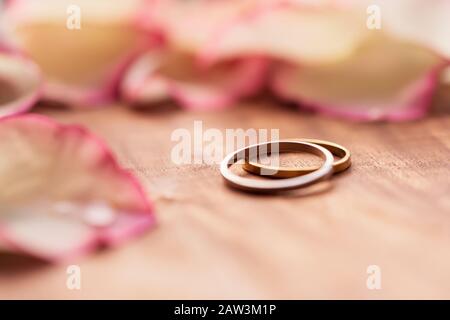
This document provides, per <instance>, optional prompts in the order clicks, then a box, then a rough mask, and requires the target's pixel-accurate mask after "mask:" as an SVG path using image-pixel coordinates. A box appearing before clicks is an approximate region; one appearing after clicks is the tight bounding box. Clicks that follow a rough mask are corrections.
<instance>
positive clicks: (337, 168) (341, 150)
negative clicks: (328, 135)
mask: <svg viewBox="0 0 450 320" xmlns="http://www.w3.org/2000/svg"><path fill="white" fill-rule="evenodd" d="M288 141H302V142H309V143H313V144H315V145H319V146H322V147H324V148H326V149H327V150H329V151H330V152H331V153H332V154H333V155H335V156H337V157H339V158H340V159H339V160H336V161H335V162H334V163H333V172H334V173H338V172H342V171H344V170H346V169H348V167H350V165H351V158H350V151H349V150H347V149H346V148H345V147H343V146H341V145H339V144H337V143H334V142H329V141H324V140H317V139H292V140H288ZM243 168H244V169H245V171H248V172H250V173H253V174H257V175H261V176H267V177H269V178H292V177H298V176H302V175H305V174H307V173H310V172H314V171H316V170H317V169H319V166H314V167H305V168H298V167H272V166H268V165H264V164H261V163H258V162H256V160H254V159H249V158H246V159H245V163H244V165H243ZM264 172H270V174H264Z"/></svg>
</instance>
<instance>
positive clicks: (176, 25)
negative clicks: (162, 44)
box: [139, 0, 266, 54]
mask: <svg viewBox="0 0 450 320" xmlns="http://www.w3.org/2000/svg"><path fill="white" fill-rule="evenodd" d="M257 1H260V2H266V0H264V1H263V0H246V1H241V0H226V1H210V0H190V1H179V0H148V1H147V4H148V5H147V8H146V9H145V10H142V12H141V14H140V16H139V17H140V18H139V21H140V23H139V24H140V25H141V26H143V27H144V28H147V29H149V30H150V31H151V30H155V29H159V30H161V32H162V33H163V34H164V37H165V40H166V41H167V43H168V44H169V46H170V47H172V48H175V49H176V50H179V51H182V52H185V53H189V54H195V53H197V52H198V51H199V50H200V49H201V48H203V47H204V46H205V44H206V43H208V42H209V40H210V39H211V37H212V36H214V35H215V33H216V32H217V30H218V28H220V27H221V26H222V25H224V24H226V23H228V22H229V21H230V20H232V19H234V18H236V17H238V16H239V15H240V14H242V13H243V12H245V11H246V10H247V9H248V8H251V7H253V6H254V3H255V2H257Z"/></svg>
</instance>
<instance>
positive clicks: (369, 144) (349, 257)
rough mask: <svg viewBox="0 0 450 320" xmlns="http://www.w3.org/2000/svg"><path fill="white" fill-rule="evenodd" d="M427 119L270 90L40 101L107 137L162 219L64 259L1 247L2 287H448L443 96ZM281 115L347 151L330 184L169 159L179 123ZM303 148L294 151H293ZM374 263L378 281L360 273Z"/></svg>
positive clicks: (214, 292)
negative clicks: (141, 100) (214, 105)
mask: <svg viewBox="0 0 450 320" xmlns="http://www.w3.org/2000/svg"><path fill="white" fill-rule="evenodd" d="M447 98H448V97H446V98H445V99H444V98H440V99H439V100H438V102H437V105H438V106H437V107H435V111H433V113H432V114H431V115H430V116H429V117H428V118H426V119H425V120H421V121H415V122H408V123H369V124H361V123H351V122H345V121H340V120H335V119H330V118H324V117H319V116H315V115H312V114H308V113H304V112H298V111H297V110H296V109H295V108H293V107H292V106H287V105H280V104H279V103H277V102H275V101H272V100H271V99H261V100H254V101H249V102H245V103H242V104H240V105H238V106H236V107H235V108H233V109H230V110H226V111H221V112H210V113H207V112H195V113H193V112H191V113H189V112H184V111H181V110H178V109H176V108H174V107H171V106H162V107H161V108H158V109H156V110H153V111H133V110H130V109H129V108H127V107H125V106H112V107H110V108H106V109H101V110H96V111H77V112H68V111H61V110H52V109H47V108H45V109H43V110H41V112H44V113H46V114H49V115H51V116H53V117H55V118H57V119H59V120H61V121H64V122H68V123H74V122H79V123H82V124H84V125H86V126H87V127H88V128H90V129H91V130H92V131H93V132H95V133H96V134H98V135H99V136H101V137H103V138H104V139H105V140H106V141H107V142H108V143H109V144H110V145H111V148H112V149H113V150H114V152H115V154H116V155H117V157H118V159H119V161H120V162H121V164H123V166H125V167H126V168H128V169H129V170H131V171H132V172H134V174H136V175H137V177H138V178H139V179H140V181H141V182H142V184H143V185H144V187H145V188H146V190H147V191H148V195H149V196H150V198H151V199H152V200H153V202H154V204H155V207H156V209H157V216H158V220H159V223H158V226H157V227H156V228H155V229H153V230H152V231H150V232H148V233H147V234H145V235H144V236H142V237H140V238H138V239H135V240H133V241H131V242H129V243H126V244H125V245H123V246H121V247H119V248H117V249H113V250H104V251H102V252H99V253H96V254H93V255H91V256H88V257H84V258H83V259H81V260H79V261H75V262H74V263H76V264H78V265H80V267H81V272H82V288H81V290H79V291H77V290H73V291H71V290H68V289H67V288H66V278H67V275H66V267H67V266H66V265H59V266H53V265H46V264H43V263H38V262H36V261H31V260H28V259H23V258H19V257H2V258H1V260H0V264H1V265H0V298H1V299H3V298H63V299H66V298H68V299H71V298H138V299H140V298H183V299H184V298H189V299H190V298H198V299H204V298H239V299H240V298H249V299H259V298H287V299H303V298H363V299H366V298H369V299H371V298H447V299H448V298H450V166H449V164H450V108H449V105H450V103H449V102H450V99H447ZM194 120H202V121H203V125H204V127H205V128H219V129H222V130H224V129H225V128H244V129H248V128H279V129H280V135H281V138H289V137H314V138H320V139H329V140H332V141H335V142H338V143H342V144H343V145H345V146H347V147H348V148H349V149H350V150H351V151H352V152H353V166H352V167H351V169H350V170H349V171H348V172H346V173H344V174H341V175H339V176H338V177H336V178H335V179H333V181H332V184H331V185H326V186H325V187H324V188H321V189H319V190H314V191H312V192H311V191H308V192H305V191H303V192H298V193H291V194H287V195H277V196H257V195H249V194H244V193H240V192H236V191H232V190H230V189H229V188H227V187H226V186H225V185H224V183H223V181H222V179H221V176H220V174H219V171H218V167H217V166H209V165H183V166H177V165H175V164H174V163H173V162H171V158H170V150H171V148H172V147H173V146H174V144H175V143H174V142H172V141H171V140H170V134H171V133H172V131H173V130H174V129H176V128H187V129H190V130H191V129H192V127H193V122H194ZM297 159H298V156H297ZM370 265H377V266H379V267H380V269H381V289H380V290H369V289H368V288H367V286H366V280H367V278H368V276H369V275H368V274H367V268H368V266H370Z"/></svg>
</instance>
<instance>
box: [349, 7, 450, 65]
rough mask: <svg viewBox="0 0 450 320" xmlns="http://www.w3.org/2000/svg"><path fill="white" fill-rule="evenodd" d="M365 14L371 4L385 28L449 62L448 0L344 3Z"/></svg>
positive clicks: (449, 16)
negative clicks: (378, 9)
mask: <svg viewBox="0 0 450 320" xmlns="http://www.w3.org/2000/svg"><path fill="white" fill-rule="evenodd" d="M343 1H346V2H347V3H348V4H350V7H353V8H356V9H357V10H359V12H360V13H361V14H363V13H364V12H365V10H366V8H367V7H368V6H369V5H372V6H373V5H377V6H378V7H379V8H380V12H381V22H382V25H381V26H382V29H383V30H384V31H385V32H388V33H390V34H391V35H394V36H397V37H399V38H401V39H405V40H409V41H413V42H416V43H418V44H421V45H425V46H427V47H429V48H431V49H432V50H435V51H436V52H437V53H439V54H440V55H442V56H444V57H446V58H447V59H450V1H449V0H433V1H429V0H394V1H393V0H343Z"/></svg>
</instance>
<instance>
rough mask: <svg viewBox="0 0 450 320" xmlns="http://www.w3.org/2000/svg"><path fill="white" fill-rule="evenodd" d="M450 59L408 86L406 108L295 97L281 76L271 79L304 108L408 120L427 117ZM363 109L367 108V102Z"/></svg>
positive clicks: (368, 118) (374, 118)
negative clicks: (355, 106) (353, 108)
mask: <svg viewBox="0 0 450 320" xmlns="http://www.w3.org/2000/svg"><path fill="white" fill-rule="evenodd" d="M447 65H448V63H445V64H441V65H438V66H437V67H435V68H433V69H432V70H431V71H430V72H429V73H428V74H427V75H426V76H424V77H423V78H422V79H419V80H417V81H416V82H415V83H413V84H412V85H410V86H409V87H407V88H405V89H404V90H403V92H401V93H400V94H399V96H403V97H408V98H409V103H410V106H409V107H408V108H406V109H401V110H396V109H398V106H396V105H395V102H394V103H393V105H392V106H388V107H386V106H384V107H383V108H382V109H383V110H385V111H383V112H379V113H374V112H370V111H351V110H345V108H342V106H341V105H332V104H320V103H317V102H315V101H312V100H307V99H305V98H302V97H293V96H291V95H290V94H288V93H286V92H285V90H284V89H283V84H282V83H281V81H279V80H276V78H275V80H274V81H272V82H271V84H270V86H271V89H272V91H273V92H274V93H275V94H276V95H278V96H279V97H280V98H282V99H285V100H286V101H293V102H296V104H297V105H298V107H299V108H300V109H303V110H309V111H314V112H317V113H319V114H323V115H326V116H330V117H338V118H343V119H347V120H351V121H360V122H363V121H383V120H386V121H394V122H396V121H408V120H416V119H420V118H422V117H424V116H425V115H426V114H427V112H428V110H429V108H430V107H431V100H432V98H433V94H434V92H435V90H436V88H437V87H438V85H439V75H440V73H441V71H442V70H443V69H444V68H445V66H447ZM359 109H361V110H364V106H360V107H359Z"/></svg>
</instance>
